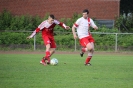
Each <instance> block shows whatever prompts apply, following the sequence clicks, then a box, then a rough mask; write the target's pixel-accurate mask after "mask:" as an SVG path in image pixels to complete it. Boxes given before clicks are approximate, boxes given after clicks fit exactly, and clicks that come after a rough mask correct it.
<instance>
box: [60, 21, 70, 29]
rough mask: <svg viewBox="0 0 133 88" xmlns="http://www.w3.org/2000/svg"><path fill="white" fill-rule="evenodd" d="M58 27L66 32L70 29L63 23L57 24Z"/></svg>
mask: <svg viewBox="0 0 133 88" xmlns="http://www.w3.org/2000/svg"><path fill="white" fill-rule="evenodd" d="M59 25H60V26H61V27H62V28H65V29H66V30H68V29H70V27H69V26H66V25H65V24H64V23H61V22H60V23H59Z"/></svg>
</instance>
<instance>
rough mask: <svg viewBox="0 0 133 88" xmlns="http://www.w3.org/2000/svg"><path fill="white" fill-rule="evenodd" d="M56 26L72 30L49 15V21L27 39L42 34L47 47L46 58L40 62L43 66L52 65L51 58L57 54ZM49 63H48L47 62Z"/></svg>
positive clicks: (44, 22)
mask: <svg viewBox="0 0 133 88" xmlns="http://www.w3.org/2000/svg"><path fill="white" fill-rule="evenodd" d="M56 25H60V26H61V27H63V28H64V29H70V27H69V26H66V25H65V24H64V23H62V22H59V21H57V20H55V17H54V15H52V14H51V15H49V17H48V19H47V20H45V21H43V22H42V23H41V24H40V25H39V26H38V27H37V28H36V29H35V31H34V32H33V33H32V34H31V35H30V36H28V37H27V39H30V38H32V37H33V36H35V35H36V34H37V33H38V32H39V31H41V32H42V39H43V41H44V45H45V46H46V51H45V56H44V57H43V58H42V60H41V61H40V63H41V64H43V65H47V64H50V56H51V55H52V54H53V53H54V52H55V49H56V43H55V40H54V33H53V31H54V27H55V26H56ZM46 61H47V62H46Z"/></svg>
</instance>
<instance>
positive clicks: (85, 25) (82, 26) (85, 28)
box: [74, 17, 96, 39]
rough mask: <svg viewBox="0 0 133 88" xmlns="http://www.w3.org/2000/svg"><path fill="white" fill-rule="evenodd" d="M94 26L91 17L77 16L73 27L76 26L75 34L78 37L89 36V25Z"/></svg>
mask: <svg viewBox="0 0 133 88" xmlns="http://www.w3.org/2000/svg"><path fill="white" fill-rule="evenodd" d="M90 26H91V27H95V26H96V25H95V23H94V22H93V20H92V19H91V18H87V19H85V18H83V17H81V18H79V19H78V20H77V21H76V23H75V24H74V27H75V28H77V34H78V37H79V39H81V38H84V37H87V36H89V27H90Z"/></svg>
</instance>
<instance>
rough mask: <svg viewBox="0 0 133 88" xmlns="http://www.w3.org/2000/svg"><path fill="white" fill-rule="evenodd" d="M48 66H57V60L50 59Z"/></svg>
mask: <svg viewBox="0 0 133 88" xmlns="http://www.w3.org/2000/svg"><path fill="white" fill-rule="evenodd" d="M50 64H51V65H57V64H58V60H57V59H56V58H52V59H51V60H50Z"/></svg>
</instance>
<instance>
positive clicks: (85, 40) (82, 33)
mask: <svg viewBox="0 0 133 88" xmlns="http://www.w3.org/2000/svg"><path fill="white" fill-rule="evenodd" d="M82 15H83V16H82V17H81V18H79V19H78V20H77V21H76V22H75V23H74V25H73V27H72V32H73V37H74V39H76V38H77V35H78V38H79V41H80V45H81V46H82V50H81V53H80V55H81V57H83V54H84V53H85V52H86V51H88V56H87V58H86V60H85V65H91V64H90V60H91V58H92V56H93V52H94V39H93V37H92V36H91V34H90V30H89V27H90V26H91V27H92V28H94V29H95V30H97V29H98V27H97V26H96V25H95V23H94V21H93V20H92V19H91V18H89V17H88V15H89V11H88V9H85V10H83V13H82ZM75 29H77V35H76V32H75Z"/></svg>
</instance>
